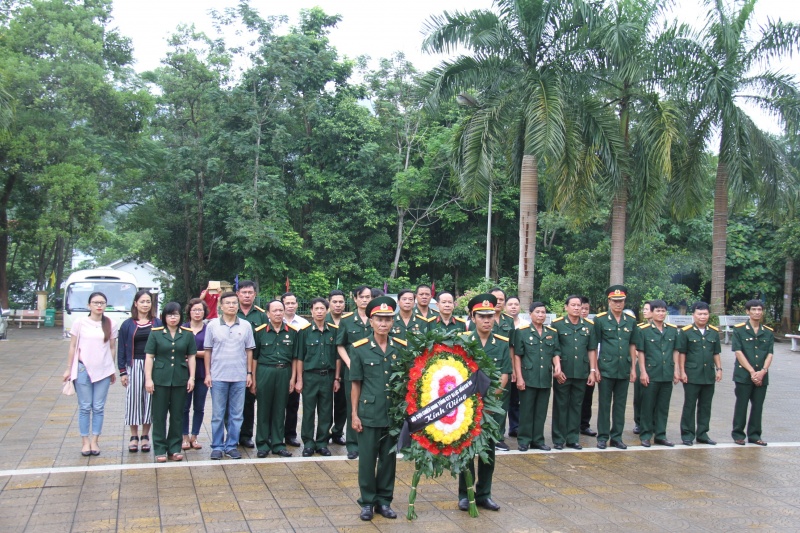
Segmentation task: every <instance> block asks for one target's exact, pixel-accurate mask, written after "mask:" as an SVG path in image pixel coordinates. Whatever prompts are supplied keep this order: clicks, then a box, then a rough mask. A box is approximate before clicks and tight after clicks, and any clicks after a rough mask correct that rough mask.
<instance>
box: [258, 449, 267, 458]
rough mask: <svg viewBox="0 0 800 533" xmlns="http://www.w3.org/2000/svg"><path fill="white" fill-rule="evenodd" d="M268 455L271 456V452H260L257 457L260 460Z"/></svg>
mask: <svg viewBox="0 0 800 533" xmlns="http://www.w3.org/2000/svg"><path fill="white" fill-rule="evenodd" d="M268 455H269V450H258V453H257V454H256V457H258V458H259V459H263V458H264V457H266V456H268Z"/></svg>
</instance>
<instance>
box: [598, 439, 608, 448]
mask: <svg viewBox="0 0 800 533" xmlns="http://www.w3.org/2000/svg"><path fill="white" fill-rule="evenodd" d="M597 449H598V450H605V449H606V441H604V440H599V441H597Z"/></svg>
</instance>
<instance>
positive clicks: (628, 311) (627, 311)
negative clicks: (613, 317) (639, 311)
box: [623, 309, 636, 318]
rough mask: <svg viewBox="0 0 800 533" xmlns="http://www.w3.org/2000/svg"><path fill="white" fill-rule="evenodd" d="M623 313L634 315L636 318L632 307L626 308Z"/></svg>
mask: <svg viewBox="0 0 800 533" xmlns="http://www.w3.org/2000/svg"><path fill="white" fill-rule="evenodd" d="M623 313H625V314H626V315H628V316H632V317H633V318H636V315H634V314H633V311H631V310H630V309H625V310H624V311H623Z"/></svg>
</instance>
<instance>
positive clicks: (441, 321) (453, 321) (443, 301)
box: [428, 291, 467, 332]
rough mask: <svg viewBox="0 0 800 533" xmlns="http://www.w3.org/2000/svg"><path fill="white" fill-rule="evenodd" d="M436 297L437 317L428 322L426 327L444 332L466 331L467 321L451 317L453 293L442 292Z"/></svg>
mask: <svg viewBox="0 0 800 533" xmlns="http://www.w3.org/2000/svg"><path fill="white" fill-rule="evenodd" d="M437 296H438V300H439V315H438V316H436V317H435V318H434V319H433V320H432V321H431V322H429V324H428V327H429V328H431V329H440V330H443V331H445V332H448V331H466V330H467V321H466V320H464V319H463V318H458V317H455V316H453V309H454V308H455V299H454V298H453V293H451V292H449V291H442V292H440V293H439V294H438V295H437Z"/></svg>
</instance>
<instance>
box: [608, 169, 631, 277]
mask: <svg viewBox="0 0 800 533" xmlns="http://www.w3.org/2000/svg"><path fill="white" fill-rule="evenodd" d="M623 183H624V184H623V186H622V188H620V190H618V191H617V194H615V195H614V200H613V201H612V202H611V276H610V277H609V280H608V281H609V284H610V285H622V284H623V283H625V228H626V225H627V217H628V187H627V183H628V180H623Z"/></svg>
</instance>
